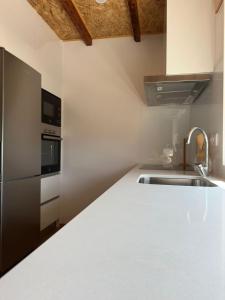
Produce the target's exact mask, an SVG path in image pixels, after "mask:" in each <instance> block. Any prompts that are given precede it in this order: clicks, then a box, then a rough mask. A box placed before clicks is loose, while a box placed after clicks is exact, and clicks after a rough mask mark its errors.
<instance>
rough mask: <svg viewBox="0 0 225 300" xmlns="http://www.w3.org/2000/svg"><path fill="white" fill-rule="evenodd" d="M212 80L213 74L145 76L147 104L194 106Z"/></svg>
mask: <svg viewBox="0 0 225 300" xmlns="http://www.w3.org/2000/svg"><path fill="white" fill-rule="evenodd" d="M211 78H212V74H190V75H175V76H174V75H171V76H166V75H161V76H145V77H144V86H145V93H146V97H147V104H148V105H149V106H161V105H171V104H176V105H177V104H178V105H180V104H182V105H189V104H192V103H193V102H195V101H196V99H197V98H198V97H199V96H200V94H201V93H202V92H203V91H204V89H205V88H206V87H207V86H208V84H209V82H210V80H211Z"/></svg>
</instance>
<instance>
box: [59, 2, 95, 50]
mask: <svg viewBox="0 0 225 300" xmlns="http://www.w3.org/2000/svg"><path fill="white" fill-rule="evenodd" d="M62 5H63V8H64V9H65V11H66V12H67V14H68V16H69V17H70V19H71V21H72V23H73V24H74V26H75V27H76V29H77V31H78V32H79V34H80V36H81V38H82V40H83V41H84V43H85V44H86V45H87V46H91V45H92V37H91V34H90V33H89V31H88V29H87V27H86V25H85V23H84V21H83V20H82V18H81V16H80V14H79V12H78V10H77V8H76V7H75V5H74V3H73V2H72V0H62Z"/></svg>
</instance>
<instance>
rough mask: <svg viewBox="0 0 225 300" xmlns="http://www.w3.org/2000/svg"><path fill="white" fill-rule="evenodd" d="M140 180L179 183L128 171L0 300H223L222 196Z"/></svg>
mask: <svg viewBox="0 0 225 300" xmlns="http://www.w3.org/2000/svg"><path fill="white" fill-rule="evenodd" d="M140 174H154V175H157V174H158V175H160V174H161V175H165V174H167V175H168V176H170V174H179V175H180V176H184V174H183V173H182V172H175V171H171V172H166V171H146V170H139V169H138V168H135V169H133V170H131V171H130V172H129V173H128V174H127V175H126V176H124V177H123V178H122V179H121V180H119V181H118V182H117V183H116V184H115V185H114V186H112V187H111V188H110V189H109V190H108V191H107V192H105V193H104V194H103V195H102V196H101V197H99V198H98V199H97V200H96V201H95V202H94V203H93V204H91V205H90V206H89V207H88V208H87V209H85V210H84V211H83V212H82V213H81V214H80V215H79V216H77V217H76V218H74V219H73V220H72V221H71V222H70V223H69V224H67V225H66V226H65V227H63V228H62V229H61V230H60V231H59V232H58V233H56V234H55V235H54V236H53V237H52V238H51V239H50V240H48V241H47V242H46V243H44V244H43V245H42V246H41V247H39V248H38V249H37V250H36V251H34V252H33V253H32V254H31V255H29V256H28V257H27V258H26V259H25V260H23V261H22V262H21V263H20V264H19V265H17V266H16V267H15V268H14V269H13V270H11V271H10V272H9V273H8V274H6V275H5V276H4V277H2V278H1V279H0V300H14V299H15V300H53V299H54V300H68V299H76V300H224V299H225V190H224V189H222V188H220V187H213V188H203V187H184V186H176V187H175V186H159V185H148V184H138V183H137V182H136V181H137V178H138V176H139V175H140ZM185 176H188V175H187V174H186V175H185Z"/></svg>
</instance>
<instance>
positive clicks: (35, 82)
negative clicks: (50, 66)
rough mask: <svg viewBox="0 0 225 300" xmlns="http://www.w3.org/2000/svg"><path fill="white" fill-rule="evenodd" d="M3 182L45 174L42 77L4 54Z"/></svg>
mask: <svg viewBox="0 0 225 300" xmlns="http://www.w3.org/2000/svg"><path fill="white" fill-rule="evenodd" d="M3 115H4V118H3V141H4V143H3V161H4V164H3V180H11V179H16V178H25V177H30V176H33V175H39V174H41V143H40V120H41V75H40V74H39V73H38V72H36V71H35V70H34V69H32V68H31V67H30V66H28V65H27V64H25V63H23V62H22V61H21V60H19V59H17V58H16V57H14V56H13V55H11V54H10V53H8V52H7V51H5V52H4V103H3Z"/></svg>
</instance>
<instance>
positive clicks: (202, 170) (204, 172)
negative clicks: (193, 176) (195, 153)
mask: <svg viewBox="0 0 225 300" xmlns="http://www.w3.org/2000/svg"><path fill="white" fill-rule="evenodd" d="M194 170H195V171H197V172H198V173H199V174H200V175H201V176H203V177H206V176H207V170H206V168H205V167H204V166H203V165H202V164H194Z"/></svg>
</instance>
